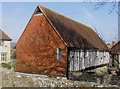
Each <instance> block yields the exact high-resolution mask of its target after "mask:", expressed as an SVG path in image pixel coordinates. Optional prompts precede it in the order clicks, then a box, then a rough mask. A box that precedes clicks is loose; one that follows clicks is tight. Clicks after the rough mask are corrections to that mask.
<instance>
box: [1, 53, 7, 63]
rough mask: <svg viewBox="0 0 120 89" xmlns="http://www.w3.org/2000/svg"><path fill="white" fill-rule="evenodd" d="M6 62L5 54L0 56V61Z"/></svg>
mask: <svg viewBox="0 0 120 89" xmlns="http://www.w3.org/2000/svg"><path fill="white" fill-rule="evenodd" d="M6 60H7V54H5V53H4V54H1V61H6Z"/></svg>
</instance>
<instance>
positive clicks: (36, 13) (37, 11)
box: [34, 8, 43, 16]
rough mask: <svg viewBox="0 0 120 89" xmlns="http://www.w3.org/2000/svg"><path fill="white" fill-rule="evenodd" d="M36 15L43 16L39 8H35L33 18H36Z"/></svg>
mask: <svg viewBox="0 0 120 89" xmlns="http://www.w3.org/2000/svg"><path fill="white" fill-rule="evenodd" d="M37 15H43V13H42V11H41V10H40V9H39V8H37V10H36V12H35V14H34V16H37Z"/></svg>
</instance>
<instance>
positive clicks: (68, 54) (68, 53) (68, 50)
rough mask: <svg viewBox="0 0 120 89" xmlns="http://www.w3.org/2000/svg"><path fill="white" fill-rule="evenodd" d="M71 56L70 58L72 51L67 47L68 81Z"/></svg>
mask: <svg viewBox="0 0 120 89" xmlns="http://www.w3.org/2000/svg"><path fill="white" fill-rule="evenodd" d="M69 56H70V49H69V48H68V47H67V69H66V77H67V79H68V73H69V65H70V62H69Z"/></svg>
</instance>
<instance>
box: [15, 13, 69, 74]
mask: <svg viewBox="0 0 120 89" xmlns="http://www.w3.org/2000/svg"><path fill="white" fill-rule="evenodd" d="M57 48H62V60H61V61H59V60H57ZM16 55H17V58H16V59H17V60H16V65H17V66H16V69H15V71H16V72H25V73H35V74H44V75H56V76H66V69H67V68H66V67H67V47H66V46H65V45H64V43H63V41H62V40H61V39H60V37H59V36H58V35H57V34H56V32H55V31H54V29H53V28H52V26H51V25H50V24H49V22H48V21H47V20H46V18H45V17H44V16H43V15H36V16H33V17H32V18H31V20H30V21H29V23H28V25H27V27H26V28H25V30H24V32H23V34H22V35H21V37H20V39H19V41H18V42H17V45H16Z"/></svg>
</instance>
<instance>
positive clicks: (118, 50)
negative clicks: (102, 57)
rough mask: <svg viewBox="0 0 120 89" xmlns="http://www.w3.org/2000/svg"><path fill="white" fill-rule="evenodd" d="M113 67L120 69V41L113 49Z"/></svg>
mask: <svg viewBox="0 0 120 89" xmlns="http://www.w3.org/2000/svg"><path fill="white" fill-rule="evenodd" d="M111 55H112V60H113V65H114V66H116V67H117V68H119V69H120V41H118V43H116V44H115V45H114V46H113V47H112V48H111Z"/></svg>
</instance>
